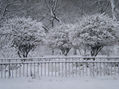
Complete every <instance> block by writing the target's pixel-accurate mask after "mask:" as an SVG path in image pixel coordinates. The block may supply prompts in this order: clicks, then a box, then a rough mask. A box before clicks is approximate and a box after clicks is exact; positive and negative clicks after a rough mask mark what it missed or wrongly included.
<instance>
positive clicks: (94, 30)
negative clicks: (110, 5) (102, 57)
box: [71, 14, 119, 56]
mask: <svg viewBox="0 0 119 89" xmlns="http://www.w3.org/2000/svg"><path fill="white" fill-rule="evenodd" d="M118 27H119V25H118V23H117V21H114V20H113V19H112V18H110V17H109V16H107V15H103V14H95V15H91V16H85V17H83V18H82V20H81V21H80V25H79V26H77V30H76V31H74V33H73V35H71V38H72V40H73V41H74V42H73V43H74V44H73V45H75V46H78V47H80V46H81V45H83V46H86V47H88V48H90V50H89V51H90V55H91V56H97V54H98V53H99V52H100V50H101V49H102V48H103V47H104V46H107V45H108V46H109V45H113V44H114V43H115V42H116V41H117V35H116V31H117V29H118ZM86 47H85V48H86Z"/></svg>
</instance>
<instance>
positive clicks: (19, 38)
mask: <svg viewBox="0 0 119 89" xmlns="http://www.w3.org/2000/svg"><path fill="white" fill-rule="evenodd" d="M42 26H43V25H42V23H41V22H37V21H36V20H33V19H32V18H25V17H15V18H12V19H8V20H6V21H5V22H4V23H3V26H2V28H1V29H0V30H1V32H2V33H3V34H5V35H7V36H8V37H9V39H10V40H9V45H10V46H11V47H14V48H16V50H17V53H18V55H19V57H27V56H28V53H29V52H30V51H31V50H33V49H34V48H35V47H36V46H38V45H39V44H40V43H42V42H43V39H44V37H45V31H44V29H43V28H42Z"/></svg>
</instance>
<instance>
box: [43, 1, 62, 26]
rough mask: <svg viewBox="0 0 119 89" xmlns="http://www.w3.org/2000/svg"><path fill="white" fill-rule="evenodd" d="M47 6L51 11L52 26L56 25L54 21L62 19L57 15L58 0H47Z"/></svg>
mask: <svg viewBox="0 0 119 89" xmlns="http://www.w3.org/2000/svg"><path fill="white" fill-rule="evenodd" d="M45 3H46V6H47V8H48V10H49V12H50V17H51V19H50V22H51V25H52V27H54V21H55V20H56V21H58V22H60V19H59V18H58V17H57V15H56V10H57V7H58V0H45Z"/></svg>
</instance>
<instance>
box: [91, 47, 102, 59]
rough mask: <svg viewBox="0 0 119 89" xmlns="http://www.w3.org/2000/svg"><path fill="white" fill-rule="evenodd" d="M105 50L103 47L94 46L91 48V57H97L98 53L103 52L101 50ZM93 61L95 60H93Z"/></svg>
mask: <svg viewBox="0 0 119 89" xmlns="http://www.w3.org/2000/svg"><path fill="white" fill-rule="evenodd" d="M102 48H103V46H94V47H91V56H93V57H95V56H97V55H98V53H99V52H100V51H101V49H102ZM93 60H95V58H93Z"/></svg>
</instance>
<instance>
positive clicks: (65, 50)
mask: <svg viewBox="0 0 119 89" xmlns="http://www.w3.org/2000/svg"><path fill="white" fill-rule="evenodd" d="M70 49H71V48H61V49H60V50H61V52H62V54H63V55H65V56H67V54H68V53H69V51H70Z"/></svg>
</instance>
